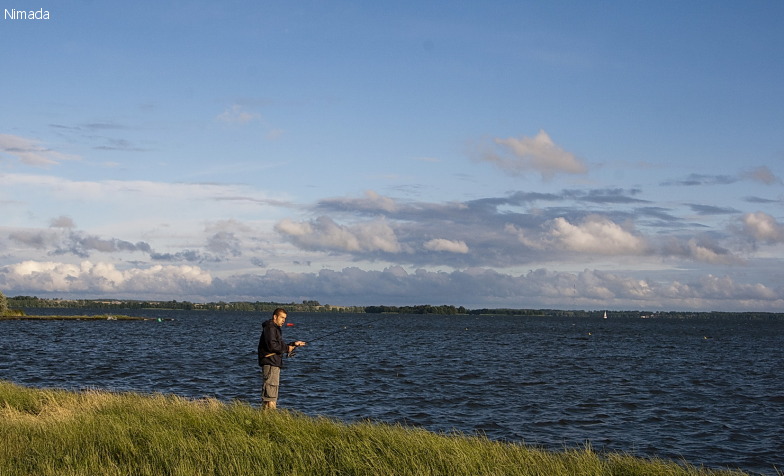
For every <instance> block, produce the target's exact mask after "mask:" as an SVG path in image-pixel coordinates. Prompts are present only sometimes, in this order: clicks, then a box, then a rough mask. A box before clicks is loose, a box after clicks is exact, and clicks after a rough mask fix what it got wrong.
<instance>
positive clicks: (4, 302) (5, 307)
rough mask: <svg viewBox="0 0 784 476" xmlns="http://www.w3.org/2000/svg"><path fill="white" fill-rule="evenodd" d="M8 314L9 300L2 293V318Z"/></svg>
mask: <svg viewBox="0 0 784 476" xmlns="http://www.w3.org/2000/svg"><path fill="white" fill-rule="evenodd" d="M7 313H8V300H7V299H6V298H5V294H3V292H2V291H0V317H3V316H5V315H6V314H7Z"/></svg>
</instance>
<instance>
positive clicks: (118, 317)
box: [0, 314, 174, 322]
mask: <svg viewBox="0 0 784 476" xmlns="http://www.w3.org/2000/svg"><path fill="white" fill-rule="evenodd" d="M0 320H2V321H158V322H161V321H173V320H174V319H173V318H161V317H140V316H126V315H123V314H95V315H78V316H65V315H51V316H41V315H36V316H27V315H22V316H0Z"/></svg>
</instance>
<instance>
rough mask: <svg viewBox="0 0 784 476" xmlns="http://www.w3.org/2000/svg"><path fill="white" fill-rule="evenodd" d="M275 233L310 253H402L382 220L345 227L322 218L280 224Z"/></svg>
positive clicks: (283, 221)
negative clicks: (323, 251) (312, 251)
mask: <svg viewBox="0 0 784 476" xmlns="http://www.w3.org/2000/svg"><path fill="white" fill-rule="evenodd" d="M275 230H276V231H277V232H278V233H280V234H281V235H283V236H284V237H285V238H287V239H288V240H290V241H292V242H293V243H294V244H296V245H297V246H301V247H303V248H305V249H310V250H325V251H342V252H350V253H356V252H374V251H383V252H386V253H399V252H400V251H401V246H400V243H398V240H397V237H396V236H395V232H394V230H392V228H391V227H390V226H389V225H388V224H387V223H386V221H385V220H383V219H379V220H374V221H371V222H365V223H360V224H357V225H353V226H344V225H339V224H338V223H335V221H333V220H332V219H331V218H329V217H326V216H322V217H319V218H317V219H316V220H314V221H311V222H294V221H292V220H289V219H284V220H281V221H280V222H279V223H278V224H277V225H275Z"/></svg>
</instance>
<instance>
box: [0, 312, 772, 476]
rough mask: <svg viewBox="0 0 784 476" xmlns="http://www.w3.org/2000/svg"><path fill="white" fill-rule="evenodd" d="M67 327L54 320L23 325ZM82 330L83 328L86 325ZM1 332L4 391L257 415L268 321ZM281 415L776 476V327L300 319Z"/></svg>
mask: <svg viewBox="0 0 784 476" xmlns="http://www.w3.org/2000/svg"><path fill="white" fill-rule="evenodd" d="M30 312H31V313H36V314H43V313H45V312H49V313H62V312H63V311H62V310H31V311H30ZM77 313H84V311H78V312H77ZM133 314H134V315H139V316H147V317H161V318H174V320H171V321H166V320H164V321H162V322H158V321H157V320H155V321H0V379H3V380H10V381H12V382H15V383H18V384H22V385H27V386H33V387H46V388H50V387H59V388H68V389H83V388H101V389H109V390H118V391H125V390H130V391H136V392H144V393H155V392H161V393H173V394H178V395H182V396H186V397H204V396H208V397H215V398H218V399H220V400H224V401H230V400H234V399H238V400H243V401H247V402H251V403H253V404H254V405H257V404H258V403H259V400H260V398H259V395H260V383H261V378H260V372H259V370H258V367H257V361H256V345H257V343H258V336H259V331H260V325H261V322H262V321H263V320H266V319H267V318H268V317H269V316H267V315H259V314H252V313H214V312H204V311H201V312H199V311H138V312H137V311H134V312H133ZM288 322H289V323H292V324H294V326H292V327H286V328H285V329H284V337H285V338H286V339H287V340H295V339H301V340H312V342H311V343H310V345H308V346H307V347H305V348H303V349H301V350H299V351H298V353H297V355H296V356H294V357H293V358H291V359H288V360H287V362H286V365H287V366H286V368H285V369H284V371H283V376H282V388H281V397H280V400H279V403H278V404H279V406H280V407H282V408H288V409H292V410H297V411H300V412H303V413H305V414H309V415H325V416H328V417H334V418H338V419H341V420H344V421H356V420H361V419H372V420H378V421H385V422H393V423H403V424H406V425H413V426H420V427H423V428H426V429H429V430H432V431H438V432H441V431H444V432H449V431H452V430H457V431H459V432H463V433H468V434H474V433H481V434H485V435H486V436H487V437H488V438H491V439H497V440H506V441H515V442H524V443H527V444H532V445H539V446H543V447H546V448H550V449H554V450H560V449H563V448H564V447H581V446H583V445H585V444H586V443H590V444H591V445H592V447H593V448H594V449H595V450H599V451H623V452H628V453H631V454H634V455H637V456H644V457H651V456H659V457H663V458H668V459H675V460H678V461H680V460H686V461H688V462H689V463H692V464H696V465H705V466H708V467H713V468H724V467H731V468H740V469H742V470H745V471H748V472H752V473H764V474H776V470H775V468H779V469H784V375H783V374H784V354H783V353H782V349H783V348H784V339H783V338H782V336H784V321H782V320H773V319H769V318H760V319H740V318H738V319H729V318H727V319H713V320H704V319H686V320H681V319H606V320H605V319H588V318H582V319H577V318H575V319H569V318H555V317H537V318H530V317H500V316H493V317H491V316H432V315H427V316H418V315H417V316H415V315H383V316H379V315H373V314H368V315H364V314H327V313H322V314H297V313H291V314H290V315H289V319H288Z"/></svg>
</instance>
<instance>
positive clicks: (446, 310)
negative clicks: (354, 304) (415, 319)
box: [365, 304, 468, 316]
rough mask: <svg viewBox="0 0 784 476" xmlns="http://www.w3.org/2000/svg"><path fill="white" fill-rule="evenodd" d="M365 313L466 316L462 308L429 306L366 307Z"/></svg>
mask: <svg viewBox="0 0 784 476" xmlns="http://www.w3.org/2000/svg"><path fill="white" fill-rule="evenodd" d="M365 312H366V313H369V314H380V313H383V312H391V313H397V314H440V315H446V316H451V315H455V314H468V310H467V309H466V308H464V307H463V306H460V307H455V306H448V305H443V306H431V305H430V304H423V305H419V306H366V307H365Z"/></svg>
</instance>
